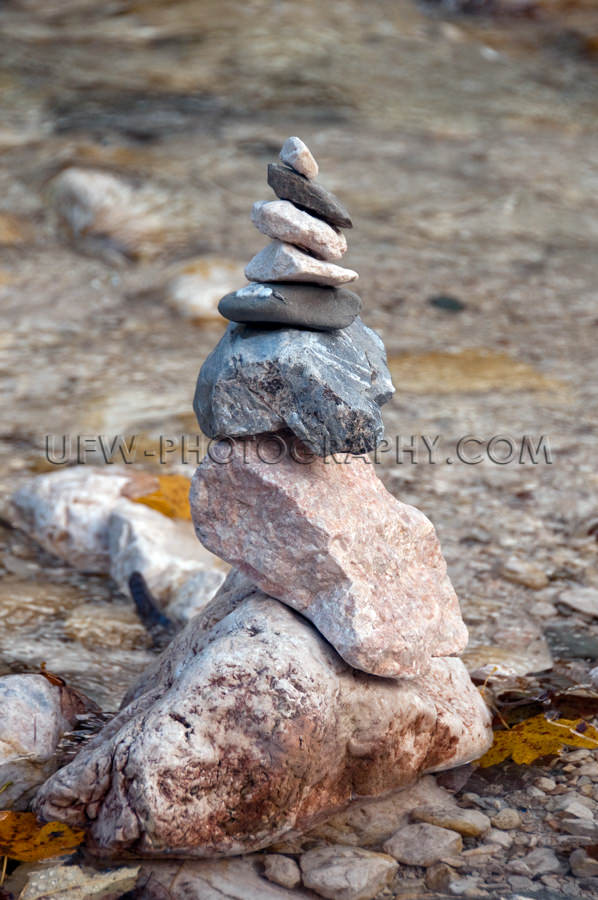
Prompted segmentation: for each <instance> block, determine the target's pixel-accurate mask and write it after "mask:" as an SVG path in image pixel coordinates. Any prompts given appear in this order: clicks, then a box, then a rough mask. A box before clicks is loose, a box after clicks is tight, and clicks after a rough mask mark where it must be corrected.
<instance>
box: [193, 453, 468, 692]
mask: <svg viewBox="0 0 598 900" xmlns="http://www.w3.org/2000/svg"><path fill="white" fill-rule="evenodd" d="M300 448H301V445H299V444H298V442H297V441H293V439H292V436H290V435H284V436H283V435H274V436H272V435H270V436H268V435H266V436H263V437H258V438H250V439H246V440H240V439H239V440H237V441H236V442H235V443H234V444H233V445H230V444H229V443H227V442H225V441H223V442H221V443H219V444H216V445H213V447H212V450H211V453H210V454H209V455H208V456H206V457H205V459H204V460H203V461H202V463H201V465H200V466H199V467H198V469H197V471H196V473H195V475H194V477H193V481H192V485H191V493H190V502H191V513H192V516H193V522H194V524H195V529H196V531H197V535H198V537H199V539H200V541H201V542H202V543H203V544H204V545H205V546H206V547H207V548H208V549H209V550H211V551H212V552H213V553H215V554H216V555H217V556H219V557H221V558H222V559H226V560H227V561H228V562H230V563H231V564H232V565H234V566H237V567H238V568H239V569H240V570H241V571H243V572H244V573H245V574H246V575H247V576H248V577H249V578H251V580H252V581H253V582H254V583H256V584H258V585H259V587H260V588H261V589H262V590H263V591H265V592H266V593H267V594H269V595H270V596H272V597H277V598H278V599H279V600H282V601H283V602H284V603H287V604H288V605H289V606H292V607H293V608H294V609H296V610H297V611H298V612H300V613H302V614H303V615H304V616H307V618H308V619H310V620H311V621H312V622H313V623H314V625H315V626H316V628H317V629H318V631H320V632H321V634H323V635H324V637H325V638H327V640H329V641H330V643H331V644H332V645H333V646H334V648H335V649H336V650H337V651H338V653H340V655H341V656H342V657H343V659H345V660H346V661H347V662H348V663H349V664H350V665H352V666H355V668H357V669H362V670H363V671H365V672H369V673H370V674H373V675H381V676H384V677H386V676H407V675H419V674H421V673H423V672H425V671H426V670H427V669H429V667H430V663H431V659H432V657H435V656H451V655H453V654H455V655H456V654H458V653H460V652H461V651H462V650H463V649H464V648H465V645H466V644H467V629H466V628H465V625H464V623H463V619H462V618H461V613H460V610H459V602H458V600H457V596H456V594H455V591H454V589H453V586H452V584H451V582H450V580H449V577H448V575H447V571H446V562H445V560H444V557H443V556H442V552H441V549H440V543H439V541H438V538H437V536H436V532H435V531H434V526H433V525H432V523H431V522H430V520H429V519H427V518H426V516H425V515H424V514H423V513H422V512H420V511H419V510H418V509H415V507H413V506H408V505H407V504H406V503H401V502H400V501H399V500H397V499H396V498H395V497H393V496H392V494H390V493H389V492H388V491H387V490H386V488H385V487H384V485H383V484H382V482H381V481H380V479H379V478H378V476H377V475H376V472H375V466H374V465H373V464H371V463H370V462H369V460H366V459H363V458H359V457H351V456H348V457H345V456H339V457H338V458H335V457H327V458H326V459H320V458H318V457H313V458H312V459H311V461H310V460H309V458H307V457H306V453H307V451H306V450H305V448H302V450H301V449H300Z"/></svg>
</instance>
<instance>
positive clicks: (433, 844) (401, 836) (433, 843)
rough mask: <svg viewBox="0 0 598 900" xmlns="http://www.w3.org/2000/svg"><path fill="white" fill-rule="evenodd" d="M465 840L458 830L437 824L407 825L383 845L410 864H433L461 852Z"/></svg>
mask: <svg viewBox="0 0 598 900" xmlns="http://www.w3.org/2000/svg"><path fill="white" fill-rule="evenodd" d="M462 849H463V840H462V838H461V835H460V834H458V833H457V832H456V831H450V830H449V829H448V828H439V827H438V826H437V825H428V824H427V823H422V824H420V825H405V827H404V828H399V830H398V831H397V832H396V833H395V834H393V836H392V837H391V838H389V840H387V841H386V842H385V843H384V845H383V850H384V851H385V852H386V853H389V854H390V855H391V856H394V858H395V859H398V861H399V862H401V863H405V864H406V865H408V866H433V865H434V863H437V862H439V861H440V860H441V859H442V858H443V857H445V856H447V857H451V856H455V855H458V854H459V853H461V850H462Z"/></svg>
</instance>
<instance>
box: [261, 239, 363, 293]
mask: <svg viewBox="0 0 598 900" xmlns="http://www.w3.org/2000/svg"><path fill="white" fill-rule="evenodd" d="M245 275H246V277H247V279H248V280H249V281H308V282H310V284H330V285H338V284H347V283H348V282H349V281H355V280H356V279H357V278H358V277H359V276H358V275H357V272H354V271H353V270H352V269H345V268H343V266H337V265H336V264H335V263H331V262H325V261H324V260H320V259H316V258H315V257H313V256H310V255H309V254H308V253H304V252H303V251H302V250H299V249H298V248H297V247H294V246H293V245H292V244H285V243H283V242H281V241H272V243H271V244H268V246H267V247H264V249H263V250H260V252H259V253H256V255H255V256H254V257H253V259H251V260H250V261H249V262H248V263H247V265H246V266H245Z"/></svg>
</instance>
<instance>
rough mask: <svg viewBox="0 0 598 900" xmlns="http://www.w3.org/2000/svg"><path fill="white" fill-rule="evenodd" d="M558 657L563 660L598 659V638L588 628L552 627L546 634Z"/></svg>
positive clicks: (551, 647)
mask: <svg viewBox="0 0 598 900" xmlns="http://www.w3.org/2000/svg"><path fill="white" fill-rule="evenodd" d="M544 634H545V635H546V640H547V641H548V644H549V646H550V649H551V650H552V652H553V654H554V655H555V656H556V657H561V659H598V636H597V635H595V634H592V633H589V632H588V628H587V626H571V625H550V626H549V627H548V628H547V629H546V630H545V632H544Z"/></svg>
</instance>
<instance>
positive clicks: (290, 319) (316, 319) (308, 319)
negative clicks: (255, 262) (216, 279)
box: [218, 282, 361, 331]
mask: <svg viewBox="0 0 598 900" xmlns="http://www.w3.org/2000/svg"><path fill="white" fill-rule="evenodd" d="M360 309H361V297H360V296H359V295H358V294H355V293H354V292H353V291H349V290H348V289H347V288H334V287H325V286H323V285H311V284H301V283H293V282H287V283H286V284H277V283H268V282H263V283H259V282H252V283H251V284H247V285H245V287H242V288H240V289H239V290H238V291H234V292H233V293H231V294H227V295H226V297H223V298H222V300H221V301H220V303H219V304H218V312H219V313H220V315H222V316H224V318H225V319H231V320H232V321H233V322H242V323H252V322H265V323H270V324H278V325H293V326H296V327H300V328H315V329H316V330H318V331H334V330H336V329H337V328H347V327H348V326H349V325H350V324H351V322H352V321H353V320H354V319H355V317H356V316H357V315H358V314H359V311H360Z"/></svg>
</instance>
